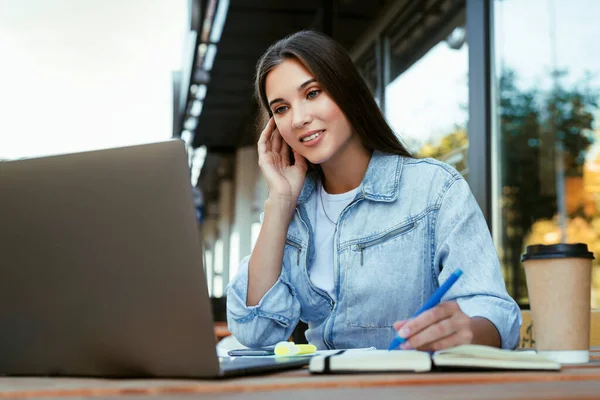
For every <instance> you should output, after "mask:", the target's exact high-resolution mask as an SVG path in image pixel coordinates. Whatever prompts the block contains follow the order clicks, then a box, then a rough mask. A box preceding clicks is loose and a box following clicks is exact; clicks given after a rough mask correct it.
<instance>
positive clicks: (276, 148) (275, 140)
mask: <svg viewBox="0 0 600 400" xmlns="http://www.w3.org/2000/svg"><path fill="white" fill-rule="evenodd" d="M281 142H283V139H282V138H281V133H280V132H279V129H277V127H275V130H274V131H273V134H272V135H271V151H272V152H273V153H275V154H277V153H279V152H280V151H281Z"/></svg>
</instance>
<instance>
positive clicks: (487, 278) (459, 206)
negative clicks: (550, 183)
mask: <svg viewBox="0 0 600 400" xmlns="http://www.w3.org/2000/svg"><path fill="white" fill-rule="evenodd" d="M448 185H449V187H448V188H447V190H446V192H445V193H444V194H443V197H442V199H441V203H440V208H439V210H438V213H437V220H436V223H435V254H434V266H438V267H439V268H441V269H442V270H441V273H440V274H439V277H438V279H439V282H440V284H441V283H443V282H444V281H445V280H446V279H447V278H448V276H449V275H450V274H452V272H453V271H455V270H456V269H458V268H460V269H462V270H463V275H462V276H461V278H460V279H459V280H458V281H457V282H456V283H455V284H454V286H453V287H452V288H451V289H450V290H449V291H448V293H446V295H445V296H444V298H443V299H442V300H443V301H448V300H456V302H457V303H458V305H459V307H460V309H461V310H462V312H464V313H465V314H466V315H468V316H469V317H484V318H486V319H488V320H489V321H491V322H492V323H493V324H494V326H495V327H496V329H497V330H498V332H499V333H500V337H501V339H502V348H505V349H514V348H515V347H516V346H517V344H518V342H519V331H520V326H521V323H522V320H521V311H520V309H519V307H518V305H517V304H516V302H515V301H514V300H513V299H512V298H511V297H510V296H509V295H508V293H507V292H506V286H505V283H504V279H503V276H502V271H501V269H500V262H499V260H498V255H497V254H496V249H495V247H494V244H493V242H492V238H491V235H490V232H489V229H488V226H487V224H486V222H485V219H484V217H483V214H482V212H481V209H480V208H479V205H478V204H477V202H476V201H475V198H474V196H473V195H472V193H471V190H470V188H469V185H468V184H467V182H466V181H465V180H464V179H463V178H462V177H459V178H457V179H455V180H453V181H451V182H449V183H448Z"/></svg>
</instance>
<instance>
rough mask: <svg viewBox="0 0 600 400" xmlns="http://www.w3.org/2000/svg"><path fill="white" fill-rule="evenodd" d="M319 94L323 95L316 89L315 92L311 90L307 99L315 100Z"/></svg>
mask: <svg viewBox="0 0 600 400" xmlns="http://www.w3.org/2000/svg"><path fill="white" fill-rule="evenodd" d="M319 93H321V91H320V90H318V89H315V90H311V91H310V92H308V94H307V95H306V98H308V99H314V98H315V97H317V96H318V95H319Z"/></svg>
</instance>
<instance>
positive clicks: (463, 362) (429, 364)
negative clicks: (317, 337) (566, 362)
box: [309, 345, 560, 373]
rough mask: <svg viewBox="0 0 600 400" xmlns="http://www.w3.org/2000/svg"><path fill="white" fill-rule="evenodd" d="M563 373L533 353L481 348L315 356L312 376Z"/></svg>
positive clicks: (342, 353) (311, 362)
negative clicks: (468, 371) (516, 371)
mask: <svg viewBox="0 0 600 400" xmlns="http://www.w3.org/2000/svg"><path fill="white" fill-rule="evenodd" d="M434 367H437V368H442V369H446V368H468V369H520V370H557V371H558V370H560V364H558V363H556V362H554V361H551V360H548V359H546V358H544V357H542V356H540V355H538V354H536V353H535V352H533V351H510V350H502V349H497V348H494V347H489V346H481V345H462V346H457V347H453V348H450V349H446V350H440V351H437V352H435V353H433V354H430V353H428V352H424V351H417V350H393V351H388V350H373V351H365V352H345V351H343V350H342V351H340V352H339V353H337V354H333V355H326V356H315V357H313V358H312V359H311V360H310V364H309V370H310V372H312V373H343V372H392V371H413V372H425V371H430V370H431V369H432V368H434Z"/></svg>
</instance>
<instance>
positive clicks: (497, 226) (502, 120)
mask: <svg viewBox="0 0 600 400" xmlns="http://www.w3.org/2000/svg"><path fill="white" fill-rule="evenodd" d="M267 3H269V2H266V3H265V4H267ZM323 3H328V4H332V6H331V7H330V8H329V9H328V8H327V7H325V8H323V7H321V15H323V13H325V15H326V16H328V17H327V18H329V19H328V20H327V21H330V22H331V24H330V25H328V23H327V21H325V22H323V23H322V24H321V26H320V28H321V29H322V30H324V31H326V33H328V34H330V35H332V36H333V37H334V38H335V39H337V40H340V41H342V42H343V41H344V37H343V32H342V30H339V29H338V30H336V21H338V19H336V18H337V17H339V18H341V15H342V14H343V7H344V4H347V3H352V1H347V2H345V1H340V2H323ZM378 6H379V7H380V8H381V9H380V10H378V12H377V13H375V14H374V15H373V16H371V17H370V19H369V20H368V24H367V26H366V27H365V28H364V29H362V30H361V32H360V33H359V34H358V36H357V37H355V38H353V40H352V41H351V42H349V45H348V46H347V48H348V50H349V51H350V53H351V56H352V57H353V59H354V60H355V62H356V65H357V66H358V68H359V70H360V71H361V73H362V74H363V76H364V78H365V80H366V81H367V82H368V84H369V86H370V87H371V89H372V91H373V94H374V96H375V97H376V99H377V101H378V103H379V105H380V107H381V108H382V110H383V111H384V112H385V115H386V118H387V119H388V121H389V122H390V124H391V126H392V127H393V128H394V130H395V131H396V132H397V134H398V135H399V136H400V137H401V138H402V139H403V140H404V142H405V143H406V144H407V145H408V146H409V148H410V149H411V150H412V151H413V152H414V154H415V155H417V156H419V157H434V158H437V159H440V160H443V161H445V162H448V163H449V164H451V165H453V166H454V167H455V168H456V169H457V170H458V171H460V172H461V173H462V174H463V175H465V177H466V178H467V181H468V182H469V184H470V186H471V189H472V191H473V193H474V194H475V197H476V198H477V201H478V202H479V205H480V206H481V208H482V210H483V212H484V215H485V217H486V220H487V221H488V224H489V227H490V230H491V232H492V235H493V238H494V242H495V244H496V248H497V251H498V255H499V257H500V260H501V264H502V268H503V273H504V276H505V280H506V284H507V289H508V291H509V293H510V294H511V295H512V296H513V297H514V298H515V299H516V300H517V302H518V303H519V304H521V305H522V306H524V307H526V306H527V305H528V297H527V286H526V282H525V274H524V270H523V266H522V263H521V261H520V257H521V254H522V253H523V252H524V250H525V247H526V246H527V245H529V244H534V243H542V244H551V243H558V242H583V243H587V244H588V246H589V248H590V249H591V251H593V252H594V253H595V254H596V260H594V269H593V293H592V306H593V307H600V257H599V256H598V254H599V253H598V252H599V251H600V143H599V141H598V139H599V135H600V125H599V122H598V121H599V118H600V106H599V104H598V101H599V100H600V55H598V52H596V51H594V48H595V46H594V43H595V39H596V38H597V37H600V25H599V24H597V22H596V21H595V19H596V16H597V15H598V14H599V13H600V2H597V1H594V0H577V1H570V0H527V1H523V0H462V1H461V0H455V1H453V0H423V1H406V0H395V1H393V0H390V1H382V2H378ZM229 7H230V10H232V9H233V10H235V7H236V3H235V1H232V2H231V4H230V5H229ZM328 10H329V11H328ZM317 15H318V14H317ZM344 15H345V14H344ZM336 16H337V17H336ZM228 24H229V22H227V23H225V27H224V31H223V32H224V33H223V34H224V35H225V34H227V29H230V26H229V25H228ZM309 27H310V26H306V28H309ZM231 29H232V28H231ZM217 47H218V45H217ZM220 66H221V67H222V68H227V66H226V63H225V61H224V62H223V63H222V64H219V54H218V52H217V56H216V62H215V67H214V68H215V69H216V68H219V67H220ZM252 67H253V66H252ZM190 84H193V82H191V83H190ZM185 90H187V89H185ZM218 90H219V89H218V88H211V87H210V86H209V90H208V92H206V93H205V94H206V97H207V98H208V97H210V96H211V92H213V93H217V92H218ZM183 108H185V107H183ZM179 119H180V120H184V119H185V117H184V116H180V118H179ZM194 128H195V129H194V130H195V132H194V133H195V139H194V141H193V146H191V147H192V148H194V149H200V148H202V151H203V152H205V153H206V157H205V159H204V166H203V170H202V173H201V174H200V179H199V186H201V187H202V188H203V190H204V191H210V192H211V193H216V195H213V196H211V195H208V196H205V198H206V202H207V203H206V207H205V209H206V211H205V215H206V216H205V218H204V221H203V224H202V229H203V233H204V240H205V249H206V268H207V274H208V276H209V282H210V290H211V293H212V295H213V296H215V297H219V296H222V295H223V293H224V286H225V285H226V284H227V282H228V281H229V279H230V277H231V276H232V275H233V274H235V272H236V269H237V264H238V263H239V261H240V259H241V258H242V257H243V256H245V255H246V254H248V253H250V251H251V249H252V245H253V243H254V241H255V239H256V236H257V235H258V231H259V229H260V219H259V218H260V213H261V210H262V205H263V202H264V200H265V199H266V197H267V195H268V193H267V189H266V186H265V184H264V181H263V180H262V177H261V176H260V170H259V169H258V164H257V161H258V160H257V155H256V149H255V146H254V138H253V137H252V136H251V134H250V133H248V135H250V136H251V139H252V140H238V142H236V143H239V145H237V146H235V148H234V149H229V150H228V151H219V149H212V150H211V147H210V146H208V147H206V146H207V145H205V144H204V143H203V142H202V139H201V137H202V122H201V120H199V121H198V126H197V127H194ZM252 129H253V127H250V128H249V132H250V131H252ZM179 132H180V131H179V130H177V129H176V134H179ZM202 146H204V147H202ZM207 149H208V150H207ZM193 151H200V150H193ZM211 166H212V167H211Z"/></svg>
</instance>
